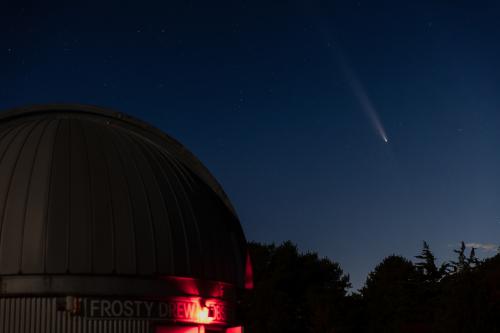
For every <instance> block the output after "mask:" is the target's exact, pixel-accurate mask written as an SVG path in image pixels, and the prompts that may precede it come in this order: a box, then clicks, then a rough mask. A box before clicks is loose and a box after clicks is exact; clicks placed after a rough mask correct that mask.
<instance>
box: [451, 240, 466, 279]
mask: <svg viewBox="0 0 500 333" xmlns="http://www.w3.org/2000/svg"><path fill="white" fill-rule="evenodd" d="M453 252H455V253H456V254H457V255H458V260H457V261H452V262H451V265H452V267H453V271H454V272H455V273H459V272H462V271H464V270H466V269H468V268H469V265H468V262H467V257H466V256H465V243H464V241H462V242H461V244H460V249H458V250H453Z"/></svg>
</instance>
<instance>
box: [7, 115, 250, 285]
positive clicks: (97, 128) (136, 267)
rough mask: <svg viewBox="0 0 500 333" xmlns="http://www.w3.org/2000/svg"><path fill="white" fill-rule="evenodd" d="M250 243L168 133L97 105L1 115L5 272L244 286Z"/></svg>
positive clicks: (215, 189)
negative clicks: (185, 279) (177, 279)
mask: <svg viewBox="0 0 500 333" xmlns="http://www.w3.org/2000/svg"><path fill="white" fill-rule="evenodd" d="M245 246H246V243H245V239H244V235H243V232H242V230H241V226H240V224H239V221H238V218H237V216H236V214H235V213H234V210H233V209H232V206H231V205H230V203H229V201H228V200H227V197H226V196H225V195H224V193H223V191H222V189H221V188H220V186H219V185H218V183H217V182H216V180H215V179H214V178H213V177H212V176H211V175H210V173H208V171H207V170H206V169H205V168H204V167H203V166H202V165H201V163H200V162H199V161H198V160H197V159H196V158H195V157H194V156H193V155H192V154H190V153H189V152H188V151H187V150H185V149H184V148H183V147H182V146H181V145H180V144H179V143H178V142H176V141H175V140H173V139H171V138H170V137H168V136H166V135H165V134H163V133H161V132H159V131H158V130H155V129H153V128H152V127H149V126H148V125H145V124H144V123H141V122H139V121H136V120H132V119H130V118H128V117H126V116H123V115H121V114H115V113H110V112H106V111H102V110H100V109H98V108H94V107H81V106H45V107H37V108H28V109H22V110H16V111H13V112H8V113H5V114H4V115H3V116H0V278H1V276H7V275H9V276H25V275H112V276H140V277H159V276H184V277H192V278H198V279H205V280H214V281H223V282H228V283H231V284H235V285H238V286H243V283H244V263H245V251H246V250H245Z"/></svg>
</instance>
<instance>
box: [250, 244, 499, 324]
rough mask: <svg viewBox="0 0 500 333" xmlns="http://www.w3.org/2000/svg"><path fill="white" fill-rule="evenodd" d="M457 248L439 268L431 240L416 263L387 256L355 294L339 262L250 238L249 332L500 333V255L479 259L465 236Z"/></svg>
mask: <svg viewBox="0 0 500 333" xmlns="http://www.w3.org/2000/svg"><path fill="white" fill-rule="evenodd" d="M454 252H455V253H456V257H457V259H456V261H452V262H446V263H444V264H441V265H439V266H438V265H437V263H436V258H435V256H434V254H433V253H432V251H431V249H430V248H429V246H428V244H427V243H426V242H424V244H423V248H422V251H421V253H420V254H418V255H417V256H415V260H414V262H412V261H410V260H408V259H406V258H404V257H402V256H399V255H391V256H388V257H386V258H385V259H383V260H382V262H381V263H379V264H378V265H377V266H376V267H375V269H374V270H373V271H372V272H371V273H370V274H369V275H368V277H367V279H366V282H365V285H364V286H363V287H362V288H361V289H360V290H359V291H358V292H355V293H351V294H348V290H349V288H350V287H351V284H350V282H349V276H348V275H347V274H346V273H344V271H343V270H342V268H341V267H340V265H339V264H338V263H336V262H333V261H331V260H329V259H327V258H320V257H319V256H318V254H317V253H300V252H299V251H298V249H297V247H296V246H295V245H294V244H292V243H291V242H285V243H283V244H282V245H279V246H275V245H265V244H259V243H251V244H250V256H251V258H252V261H253V267H254V285H255V287H254V289H253V290H251V291H249V292H246V294H245V295H244V296H243V301H242V307H241V308H242V313H241V316H242V318H243V320H244V322H245V325H246V328H247V331H246V332H249V333H278V332H287V333H293V332H297V333H298V332H300V333H305V332H311V333H316V332H317V333H320V332H321V333H333V332H336V333H337V332H360V333H363V332H366V333H371V332H377V333H378V332H384V333H385V332H387V333H392V332H394V333H396V332H397V333H399V332H405V333H406V332H408V333H413V332H419V333H420V332H446V333H449V332H474V333H476V332H500V255H499V254H497V255H496V256H494V257H492V258H489V259H486V260H479V259H478V258H477V257H476V255H475V249H471V250H470V251H468V249H466V247H465V244H464V243H463V242H462V244H461V247H460V248H459V249H456V250H454Z"/></svg>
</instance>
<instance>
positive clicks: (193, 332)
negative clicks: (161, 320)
mask: <svg viewBox="0 0 500 333" xmlns="http://www.w3.org/2000/svg"><path fill="white" fill-rule="evenodd" d="M199 332H200V330H199V328H198V326H196V327H187V326H186V327H181V326H177V327H176V326H172V327H157V328H156V330H155V333H199Z"/></svg>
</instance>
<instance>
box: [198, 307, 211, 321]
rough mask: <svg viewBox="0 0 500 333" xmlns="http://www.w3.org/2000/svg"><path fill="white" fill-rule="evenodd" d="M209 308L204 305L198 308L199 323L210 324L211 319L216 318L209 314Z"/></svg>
mask: <svg viewBox="0 0 500 333" xmlns="http://www.w3.org/2000/svg"><path fill="white" fill-rule="evenodd" d="M208 312H209V311H208V308H207V307H206V306H203V307H201V306H200V307H199V308H198V315H197V317H198V323H200V324H208V323H210V322H211V321H213V320H214V318H213V317H209V316H208Z"/></svg>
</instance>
